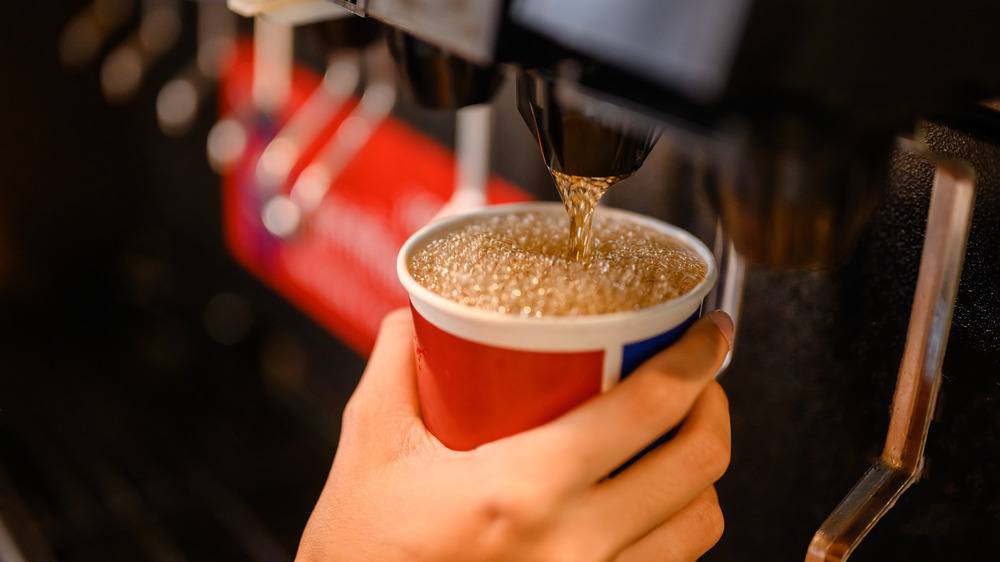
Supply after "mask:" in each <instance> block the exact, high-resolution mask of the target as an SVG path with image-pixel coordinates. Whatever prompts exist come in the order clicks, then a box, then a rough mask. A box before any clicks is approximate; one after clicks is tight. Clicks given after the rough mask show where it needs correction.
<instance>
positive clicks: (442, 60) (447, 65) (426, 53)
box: [387, 28, 501, 109]
mask: <svg viewBox="0 0 1000 562" xmlns="http://www.w3.org/2000/svg"><path fill="white" fill-rule="evenodd" d="M387 35H388V43H389V52H390V53H392V57H393V59H395V61H396V66H397V68H398V70H399V75H400V78H401V81H402V83H403V84H404V86H405V87H404V90H405V91H406V92H407V94H408V95H409V96H410V97H411V98H412V99H413V100H414V101H415V102H416V103H418V104H419V105H422V106H424V107H429V108H433V109H458V108H460V107H465V106H468V105H474V104H480V103H489V101H490V100H491V99H492V98H493V95H494V94H495V93H496V91H497V89H498V88H499V86H500V82H501V74H500V71H499V69H498V68H497V67H495V66H492V65H491V66H483V65H479V64H476V63H474V62H471V61H469V60H466V59H464V58H461V57H458V56H456V55H453V54H451V53H448V52H446V51H444V50H443V49H441V48H440V47H438V46H436V45H432V44H431V43H428V42H427V41H424V40H422V39H419V38H417V37H414V36H413V35H411V34H409V33H407V32H405V31H402V30H399V29H395V28H391V29H390V31H389V32H388V34H387Z"/></svg>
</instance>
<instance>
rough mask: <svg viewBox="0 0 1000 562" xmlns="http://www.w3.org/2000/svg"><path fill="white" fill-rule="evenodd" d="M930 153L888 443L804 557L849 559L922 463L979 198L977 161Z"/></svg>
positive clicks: (821, 561)
mask: <svg viewBox="0 0 1000 562" xmlns="http://www.w3.org/2000/svg"><path fill="white" fill-rule="evenodd" d="M932 159H933V160H934V162H935V164H936V166H937V169H936V171H935V174H934V186H933V192H932V194H931V203H930V209H929V211H928V216H927V230H926V234H925V236H924V246H923V253H922V255H921V258H920V273H919V276H918V277H917V287H916V293H915V296H914V298H913V308H912V311H911V313H910V326H909V329H908V332H907V337H906V347H905V349H904V351H903V360H902V362H901V364H900V368H899V377H898V380H897V382H896V393H895V396H894V397H893V403H892V415H891V418H890V421H889V431H888V434H887V436H886V441H885V448H884V449H883V451H882V456H881V457H880V458H879V459H878V460H877V461H875V464H874V466H872V467H871V468H870V469H869V470H868V472H866V473H865V475H864V476H863V477H862V478H861V480H860V481H859V482H858V483H857V484H856V485H855V486H854V488H853V489H852V490H851V491H850V492H849V493H848V494H847V497H845V498H844V499H843V501H841V502H840V505H838V506H837V508H836V509H835V510H834V511H833V513H831V514H830V516H829V517H827V519H826V521H824V522H823V524H822V526H820V528H819V530H818V531H816V534H815V536H814V537H813V539H812V542H811V543H810V544H809V550H808V552H807V554H806V562H835V561H843V560H847V558H848V556H850V554H851V553H852V552H853V551H854V549H855V548H856V547H857V546H858V544H860V542H861V540H862V539H864V537H865V535H867V534H868V531H870V530H871V529H872V528H873V527H874V526H875V524H876V523H877V522H878V521H879V519H881V518H882V516H883V515H885V513H886V512H888V511H889V509H890V508H892V506H893V505H894V504H895V503H896V501H897V500H898V499H899V497H900V496H901V495H902V494H903V492H905V491H906V489H907V488H909V487H910V485H911V484H913V483H914V482H916V481H917V480H918V479H919V478H920V473H921V470H922V469H923V461H924V456H923V454H924V446H925V445H926V443H927V430H928V427H929V426H930V422H931V417H932V415H933V414H934V407H935V404H936V402H937V393H938V388H939V387H940V384H941V366H942V363H943V362H944V353H945V348H946V347H947V343H948V333H949V331H950V329H951V319H952V315H953V313H954V310H955V300H956V298H957V295H958V282H959V278H960V277H961V274H962V263H963V261H964V258H965V248H966V242H967V240H968V236H969V228H970V226H971V222H972V211H973V206H974V203H975V182H974V177H973V171H972V169H971V168H970V167H969V166H968V165H967V164H965V163H963V162H958V161H954V160H948V159H944V158H940V157H936V156H934V157H932Z"/></svg>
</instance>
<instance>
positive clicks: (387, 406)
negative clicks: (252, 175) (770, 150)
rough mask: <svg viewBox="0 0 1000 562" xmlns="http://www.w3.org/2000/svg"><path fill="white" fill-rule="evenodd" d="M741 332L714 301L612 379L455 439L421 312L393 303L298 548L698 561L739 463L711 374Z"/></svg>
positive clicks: (343, 557) (402, 554)
mask: <svg viewBox="0 0 1000 562" xmlns="http://www.w3.org/2000/svg"><path fill="white" fill-rule="evenodd" d="M731 334H732V322H731V321H730V319H729V317H728V316H726V315H725V314H724V313H721V312H715V313H710V314H708V315H706V317H705V318H702V319H701V320H699V321H698V322H696V323H695V324H694V325H692V326H691V327H690V328H689V329H688V331H687V332H686V333H685V335H684V336H683V337H682V338H681V339H680V340H679V341H678V342H677V343H675V344H674V345H673V346H671V347H670V348H669V349H667V350H665V351H663V352H661V353H660V354H658V355H656V356H655V357H653V358H652V359H650V360H649V361H647V362H646V363H645V364H644V365H642V366H641V367H639V369H637V370H636V371H635V372H634V373H633V374H632V375H631V376H629V377H628V378H627V379H625V380H624V381H623V382H622V383H621V384H619V385H618V386H616V387H615V388H613V389H611V390H610V391H608V392H606V393H604V394H602V395H600V396H597V397H595V398H593V399H591V400H589V401H587V402H586V403H584V404H583V405H581V406H579V407H578V408H576V409H574V410H572V411H570V412H569V413H567V414H566V415H564V416H562V417H560V418H558V419H556V420H554V421H552V422H550V423H548V424H546V425H544V426H541V427H538V428H536V429H532V430H530V431H526V432H523V433H520V434H517V435H513V436H511V437H508V438H505V439H501V440H498V441H495V442H493V443H488V444H486V445H483V446H481V447H479V448H477V449H475V450H472V451H465V452H458V451H452V450H450V449H448V448H446V447H444V446H443V445H442V444H441V443H440V442H439V441H438V440H437V439H435V438H434V437H433V435H431V434H430V433H429V432H428V430H427V428H426V427H425V426H424V424H423V422H422V420H421V417H420V405H419V401H418V398H417V389H416V374H415V368H416V367H415V360H414V351H413V344H412V339H413V323H412V319H411V318H410V313H409V311H408V310H401V311H397V312H394V313H392V314H391V315H389V316H388V317H387V318H386V320H385V321H384V322H383V325H382V329H381V330H380V333H379V337H378V340H377V342H376V344H375V349H374V351H373V353H372V356H371V359H370V360H369V362H368V366H367V368H366V369H365V373H364V375H363V376H362V379H361V382H360V383H359V385H358V388H357V390H356V391H355V393H354V395H353V396H352V397H351V399H350V401H349V402H348V404H347V408H346V409H345V411H344V423H343V427H342V431H341V438H340V444H339V446H338V450H337V454H336V458H335V459H334V462H333V468H332V470H331V472H330V476H329V479H328V480H327V483H326V486H325V487H324V489H323V492H322V494H321V495H320V498H319V501H318V503H317V505H316V508H315V510H314V511H313V513H312V516H311V517H310V519H309V522H308V524H307V525H306V529H305V532H304V534H303V536H302V541H301V543H300V545H299V551H298V555H297V558H296V560H297V561H298V562H308V561H319V560H337V561H355V560H358V561H377V560H392V561H397V560H427V561H432V560H433V561H451V560H456V561H459V560H460V561H474V560H483V561H487V560H488V561H494V560H515V561H529V560H540V561H562V560H572V561H574V562H580V561H590V560H594V561H596V560H617V561H621V562H625V561H633V560H658V561H661V560H668V561H675V560H676V561H680V560H694V559H695V558H697V557H698V556H700V555H701V554H703V553H704V552H706V551H707V550H708V549H709V548H711V547H712V546H713V545H714V544H715V543H716V542H717V541H718V540H719V538H720V536H721V534H722V528H723V520H722V513H721V510H720V508H719V505H718V498H717V497H716V495H715V489H714V487H713V483H714V482H715V481H716V480H717V479H718V478H719V477H721V476H722V474H723V473H724V472H725V469H726V468H727V466H728V463H729V453H730V428H729V411H728V402H727V400H726V397H725V394H724V393H723V391H722V388H721V387H720V386H719V385H718V383H716V382H715V381H714V380H713V375H714V374H715V373H716V372H717V371H718V369H719V367H720V366H721V365H722V362H723V359H724V358H725V356H726V353H727V352H728V350H729V347H730V343H729V340H730V339H731V337H732V335H731ZM678 424H680V428H679V430H678V432H677V434H676V435H675V436H674V437H673V438H672V439H671V440H670V441H668V442H667V443H666V444H664V445H663V446H661V447H660V448H658V449H656V450H655V451H653V452H651V453H649V454H647V455H646V456H644V457H643V458H642V459H640V460H639V461H638V462H636V463H635V464H634V465H632V466H631V467H629V468H628V469H626V470H625V471H624V472H622V473H621V474H619V475H618V476H616V477H615V478H613V479H607V478H605V476H606V475H607V474H608V473H610V472H611V471H612V470H613V469H614V468H616V467H617V466H620V465H621V464H622V463H624V462H625V461H626V460H627V459H629V458H630V457H632V456H633V455H634V454H635V453H636V452H638V451H639V450H641V449H642V448H643V447H644V446H645V445H647V444H648V443H650V442H652V441H653V440H655V439H656V438H657V437H659V436H660V435H662V434H664V433H666V432H667V431H668V430H669V429H671V428H673V427H675V426H677V425H678Z"/></svg>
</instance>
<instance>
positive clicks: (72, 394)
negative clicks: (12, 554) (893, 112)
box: [0, 0, 1000, 561]
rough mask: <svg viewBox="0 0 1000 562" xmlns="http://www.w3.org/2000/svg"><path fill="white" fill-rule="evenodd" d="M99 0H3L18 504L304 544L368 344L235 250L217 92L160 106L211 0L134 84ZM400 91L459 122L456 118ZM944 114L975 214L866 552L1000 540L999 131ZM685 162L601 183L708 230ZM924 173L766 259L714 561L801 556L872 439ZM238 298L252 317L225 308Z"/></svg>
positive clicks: (81, 543)
mask: <svg viewBox="0 0 1000 562" xmlns="http://www.w3.org/2000/svg"><path fill="white" fill-rule="evenodd" d="M83 5H84V3H83V2H77V1H73V2H56V1H54V0H44V1H40V2H16V3H15V2H4V3H2V4H0V47H2V48H0V521H2V523H3V525H4V526H6V528H7V530H8V531H9V533H10V535H11V536H12V537H13V539H14V540H15V542H16V544H17V546H18V549H19V550H20V552H21V553H22V554H24V556H25V557H26V558H27V559H28V560H32V561H34V560H42V561H47V560H59V561H63V560H66V561H76V560H88V561H89V560H102V561H104V560H192V561H200V560H213V561H218V560H261V561H272V560H274V561H279V560H289V559H290V558H291V556H292V554H293V553H294V550H295V547H296V545H297V541H298V537H299V534H300V533H301V529H302V527H303V525H304V524H305V521H306V519H307V517H308V515H309V511H310V510H311V508H312V505H313V503H314V502H315V499H316V497H317V496H318V494H319V491H320V489H321V488H322V484H323V481H324V479H325V477H326V473H327V471H328V469H329V465H330V462H331V460H332V458H333V453H334V448H335V443H336V437H337V434H338V430H339V427H338V424H339V416H340V411H341V409H342V407H343V404H344V402H345V401H346V399H347V397H348V396H349V394H350V392H351V390H352V389H353V387H354V384H355V383H356V381H357V378H358V376H359V375H360V373H361V370H362V368H363V365H364V358H362V357H359V356H358V355H357V354H355V353H354V352H352V351H350V350H349V349H347V348H346V347H344V346H343V345H342V344H340V343H339V342H338V341H337V340H336V339H335V338H333V337H332V336H330V335H329V334H327V333H326V332H324V331H323V330H321V329H320V328H318V327H317V326H316V325H315V324H314V323H313V322H312V321H311V320H310V319H308V318H307V317H306V316H305V315H304V314H302V313H301V312H299V311H298V310H296V309H294V308H292V307H291V306H290V305H288V304H287V303H286V302H284V301H283V300H282V299H281V298H279V297H278V296H276V295H275V294H274V293H273V292H271V291H270V290H269V289H268V288H267V287H265V286H263V285H262V284H261V283H259V282H258V281H256V280H255V279H254V278H253V277H252V276H250V275H249V274H247V273H246V272H245V271H243V270H242V269H241V268H240V267H238V266H237V265H236V264H235V263H234V262H233V261H232V260H231V258H230V257H229V256H228V254H227V253H226V251H225V249H224V246H223V244H222V238H221V234H220V232H221V224H220V204H219V181H218V177H217V176H216V175H215V173H214V172H213V171H212V170H211V169H210V168H209V166H208V163H207V160H206V157H205V139H206V136H207V134H208V130H209V128H210V127H211V125H212V123H213V122H214V120H215V117H216V116H215V115H214V113H213V111H212V110H211V108H209V110H208V111H206V112H204V113H202V115H201V117H200V118H199V121H198V123H197V124H196V125H195V127H194V129H193V130H192V131H190V132H189V133H187V134H185V135H183V136H181V137H177V138H172V137H168V136H166V135H164V134H162V133H161V132H160V131H159V129H158V127H157V124H156V119H155V109H154V104H155V94H156V91H157V89H158V88H159V86H160V85H162V83H163V82H165V81H166V80H167V79H168V78H169V77H170V76H172V75H173V73H174V72H176V71H177V70H178V68H180V67H181V66H182V65H183V64H184V63H186V62H187V61H188V60H189V59H190V58H191V56H193V25H194V24H193V20H192V17H191V16H193V5H192V4H191V3H186V4H185V14H186V19H185V31H184V32H183V33H182V38H181V40H180V43H179V44H178V45H177V47H176V48H175V49H173V50H172V51H171V52H170V53H169V54H168V56H167V57H166V58H165V59H164V60H163V61H161V62H160V63H158V64H157V66H156V67H155V68H154V70H153V72H152V74H151V75H150V76H149V77H148V79H147V80H146V81H145V82H144V86H143V89H142V90H141V92H140V94H139V96H138V97H137V98H136V99H135V100H133V101H131V102H129V103H127V104H122V105H113V104H109V103H107V102H106V101H105V100H104V99H103V98H102V96H101V92H100V86H99V78H98V69H97V68H96V66H90V67H86V68H83V69H81V70H79V71H69V70H67V69H65V68H63V67H62V66H61V65H60V64H59V62H58V57H57V51H56V46H57V40H58V33H59V31H60V30H61V29H62V26H63V25H64V24H65V23H66V22H67V21H68V20H69V19H70V17H72V15H73V14H74V13H76V11H77V10H78V9H80V7H81V6H83ZM499 99H501V100H502V101H498V104H503V107H502V108H498V111H507V112H510V111H511V106H512V100H510V99H508V98H499ZM400 111H401V113H404V114H405V115H404V117H406V118H408V119H410V120H411V121H412V122H414V123H415V124H417V125H418V126H420V127H421V128H424V129H425V130H428V131H429V132H432V133H434V134H435V135H436V136H439V137H441V138H442V140H444V141H446V142H447V140H448V139H447V137H448V135H447V132H445V133H442V131H448V130H450V127H451V125H452V123H453V122H452V121H451V119H450V117H448V116H442V115H430V114H426V113H421V112H419V111H414V110H412V108H409V109H408V108H407V107H405V106H403V107H402V108H401V109H400ZM509 115H514V114H512V113H509ZM498 121H499V122H500V123H501V124H500V126H499V131H498V133H497V137H498V140H497V145H498V146H497V147H495V149H494V161H495V162H497V163H498V171H499V172H500V173H503V174H505V175H507V176H508V177H509V178H511V179H513V180H515V181H517V182H518V183H520V184H521V185H523V186H525V187H526V188H528V189H529V190H531V191H533V192H535V193H537V194H538V195H539V196H540V197H546V198H553V197H554V196H555V193H554V192H552V191H548V189H549V186H547V185H546V184H545V182H544V181H539V177H541V178H542V180H544V174H543V173H542V174H540V173H539V170H542V172H544V169H543V168H541V166H542V165H541V162H540V158H537V156H536V153H535V152H534V150H535V148H534V147H533V146H532V145H531V139H530V135H529V134H528V132H527V129H526V128H523V127H521V123H520V121H519V119H518V118H517V117H512V118H510V119H499V120H498ZM926 133H927V134H928V135H929V139H930V142H931V144H932V146H934V147H935V148H936V149H938V150H940V151H943V152H947V153H950V154H953V155H957V156H961V157H964V158H966V159H969V160H970V161H972V162H973V163H974V164H975V165H976V167H977V172H978V174H979V179H980V185H979V194H978V201H977V211H976V216H975V219H974V225H973V233H972V238H971V240H970V249H969V255H968V258H967V260H966V268H965V272H964V274H963V280H962V285H961V289H960V296H959V306H958V310H957V311H956V316H955V323H954V327H953V330H952V336H951V340H950V342H949V348H948V355H947V360H946V367H945V380H944V384H943V387H942V391H941V401H940V407H939V409H938V413H937V417H936V423H935V424H934V425H933V426H932V428H931V434H930V442H929V444H928V449H927V471H926V474H925V477H924V478H923V479H922V480H921V481H920V482H919V483H918V484H916V485H915V486H914V487H913V488H912V489H911V490H910V491H908V492H907V493H906V494H905V495H904V496H903V498H902V499H901V500H900V502H899V504H898V505H897V506H896V507H895V508H894V509H893V510H892V511H890V513H889V514H888V515H887V516H886V518H885V519H884V520H883V521H882V522H881V523H880V524H879V525H878V526H877V527H876V528H875V530H874V531H873V533H872V534H871V535H870V536H869V538H868V539H866V541H865V542H864V543H863V545H862V547H861V548H860V549H859V550H858V552H857V553H856V554H855V556H854V557H853V558H852V559H854V560H971V559H977V555H976V554H975V553H978V552H982V551H984V550H985V551H986V552H990V551H995V550H996V548H997V547H998V546H1000V538H998V533H996V530H997V529H998V528H1000V489H998V486H1000V448H998V447H997V443H996V441H997V439H998V430H1000V427H998V426H1000V415H998V412H997V399H998V395H1000V383H998V379H997V375H998V373H1000V329H998V325H997V324H998V321H997V312H998V311H1000V289H998V278H1000V271H998V269H1000V267H998V263H1000V255H998V254H1000V245H998V244H997V240H1000V200H998V198H1000V195H998V194H1000V178H998V175H997V171H996V170H997V165H996V163H997V162H1000V150H998V149H997V147H996V143H995V139H997V138H1000V137H998V136H997V135H996V134H995V131H994V130H993V129H991V128H990V127H986V128H984V129H983V130H981V131H975V132H970V131H968V130H966V131H958V130H955V129H949V128H946V127H942V126H938V125H934V126H929V127H928V128H927V129H926ZM688 172H689V170H688V169H687V168H686V167H685V166H684V165H683V164H678V162H677V160H676V154H675V153H673V152H671V150H670V147H669V145H668V143H666V142H664V141H661V142H660V145H658V147H657V149H656V151H654V154H653V155H651V157H650V160H649V161H647V163H646V165H645V166H644V168H643V170H641V171H640V173H639V174H637V175H636V176H635V178H634V179H631V180H629V183H631V184H632V185H630V186H629V187H628V189H627V190H626V189H625V187H626V184H623V185H622V189H621V190H620V191H619V190H615V191H614V192H613V193H611V194H609V197H610V202H611V203H612V204H614V205H618V206H624V207H632V208H638V209H640V210H642V211H644V212H647V213H648V214H654V215H657V216H660V217H662V218H667V219H670V220H673V221H674V222H677V223H679V224H681V225H682V226H686V227H687V228H690V229H692V230H694V231H696V232H700V233H701V232H706V224H710V219H708V218H706V207H705V205H704V201H703V200H702V198H701V196H700V194H698V193H696V192H692V191H691V190H687V189H679V188H678V186H683V185H685V184H686V183H687V182H688V181H689V180H690V178H689V177H688V176H687V175H686V174H687V173H688ZM931 174H932V169H931V168H930V166H929V165H928V164H926V163H925V162H922V161H919V160H916V159H914V158H912V157H908V156H904V155H897V156H896V158H895V160H894V161H893V165H892V169H891V173H890V185H889V189H888V191H887V193H886V196H885V200H884V201H883V203H882V204H881V205H880V207H879V208H878V209H877V211H876V214H875V216H874V217H873V219H872V222H871V223H870V224H869V227H868V228H867V229H866V231H865V233H864V235H863V238H862V240H861V242H860V243H859V246H858V248H857V250H856V251H855V252H854V253H853V254H852V255H851V256H850V257H849V259H848V260H847V261H846V262H845V263H844V264H841V265H840V266H838V267H836V268H834V269H832V270H830V271H824V272H815V273H798V272H776V271H761V270H757V269H751V271H750V272H749V275H748V281H747V286H746V295H745V302H744V310H743V315H742V317H741V322H740V325H739V340H738V344H737V345H738V347H737V349H736V353H735V357H734V360H733V363H732V366H731V368H730V370H729V371H728V372H727V373H726V374H725V375H724V376H723V378H722V382H723V385H724V386H725V388H726V390H727V392H728V393H729V395H730V399H731V404H732V416H733V432H734V435H733V439H734V445H733V462H732V466H731V468H730V471H729V472H728V473H727V475H726V476H725V477H724V478H723V480H722V481H720V483H719V485H718V488H719V493H720V497H721V502H722V505H723V509H724V511H725V513H726V516H727V531H726V535H725V537H724V538H723V540H722V542H721V543H720V544H719V545H718V546H717V547H716V549H714V550H713V551H712V552H711V553H709V554H708V555H706V556H705V557H704V560H724V561H734V560H801V559H802V558H803V557H804V555H805V550H806V546H807V545H808V542H809V540H810V538H811V537H812V534H813V532H814V530H815V529H816V528H817V527H818V526H819V525H820V523H822V521H823V520H824V519H825V517H826V515H827V514H828V513H829V512H830V511H831V510H832V509H833V508H834V507H835V506H836V504H837V503H838V502H839V501H840V499H841V498H843V496H844V495H845V494H846V493H847V492H848V490H849V489H850V488H851V486H852V485H853V484H854V483H855V482H856V481H857V480H858V478H860V476H861V475H862V473H863V472H864V471H865V470H866V469H867V467H868V466H870V463H871V461H872V460H873V459H874V458H875V457H877V456H878V454H879V453H880V450H881V446H882V443H883V441H884V437H885V432H886V429H887V424H888V415H889V406H890V404H891V398H892V392H893V389H894V385H895V379H896V370H897V368H898V364H899V360H900V357H901V354H902V349H903V344H904V341H905V331H906V326H907V319H908V314H909V307H910V303H911V300H912V292H913V285H914V283H915V281H916V271H917V265H918V262H919V256H920V247H921V244H922V237H923V222H924V216H925V213H926V206H927V200H928V194H929V186H930V178H931ZM706 221H708V222H706ZM220 318H221V319H222V320H221V321H222V323H223V324H225V325H228V326H234V327H235V328H233V330H234V331H232V332H229V333H226V334H221V335H220V334H219V333H218V332H216V331H213V330H212V326H215V325H217V323H218V322H219V321H220ZM3 548H4V547H3V543H2V541H0V559H2V558H3V557H4V554H5V553H9V551H5V550H3Z"/></svg>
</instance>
